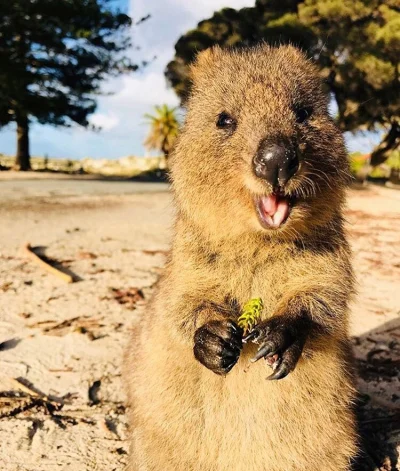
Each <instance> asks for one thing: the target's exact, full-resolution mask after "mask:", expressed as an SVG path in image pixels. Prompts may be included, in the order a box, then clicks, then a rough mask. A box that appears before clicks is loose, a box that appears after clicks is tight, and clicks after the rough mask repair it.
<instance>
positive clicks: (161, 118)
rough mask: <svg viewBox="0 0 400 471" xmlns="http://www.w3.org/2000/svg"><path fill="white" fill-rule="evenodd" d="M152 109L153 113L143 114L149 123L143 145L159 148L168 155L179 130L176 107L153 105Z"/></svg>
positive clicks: (152, 148) (151, 148)
mask: <svg viewBox="0 0 400 471" xmlns="http://www.w3.org/2000/svg"><path fill="white" fill-rule="evenodd" d="M154 109H155V113H154V115H151V114H148V113H146V114H145V115H144V117H145V118H146V120H147V122H148V123H149V124H150V132H149V134H148V136H147V138H146V140H145V141H144V145H145V147H146V148H147V149H148V150H160V151H162V152H163V153H164V155H165V156H166V157H168V154H169V152H170V151H171V148H172V144H173V142H174V140H175V138H176V136H177V135H178V131H179V122H178V119H177V117H176V110H177V108H170V107H169V106H168V105H161V106H155V107H154Z"/></svg>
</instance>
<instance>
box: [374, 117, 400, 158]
mask: <svg viewBox="0 0 400 471" xmlns="http://www.w3.org/2000/svg"><path fill="white" fill-rule="evenodd" d="M391 124H392V126H391V128H390V130H389V132H388V133H387V134H386V136H385V137H384V139H383V140H382V142H381V143H380V144H379V145H378V146H377V147H375V149H374V150H373V152H372V154H371V165H372V166H373V167H376V166H377V165H379V164H382V163H383V162H385V160H386V159H387V158H388V157H389V156H390V154H391V153H392V151H394V150H396V149H398V148H399V147H400V122H399V121H396V120H395V121H392V123H391Z"/></svg>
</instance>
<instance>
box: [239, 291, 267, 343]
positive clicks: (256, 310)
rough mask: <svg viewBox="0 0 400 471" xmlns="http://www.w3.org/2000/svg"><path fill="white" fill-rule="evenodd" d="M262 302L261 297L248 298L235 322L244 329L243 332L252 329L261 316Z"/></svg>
mask: <svg viewBox="0 0 400 471" xmlns="http://www.w3.org/2000/svg"><path fill="white" fill-rule="evenodd" d="M263 308H264V303H263V302H262V299H261V298H254V299H250V301H248V302H247V303H246V304H245V305H244V306H243V311H242V314H241V315H240V316H239V318H238V320H237V323H238V325H239V326H240V327H241V328H242V329H243V330H244V333H245V334H246V333H248V332H250V331H251V330H253V328H254V326H255V325H256V324H257V322H258V320H259V319H260V317H261V313H262V310H263Z"/></svg>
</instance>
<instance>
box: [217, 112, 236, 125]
mask: <svg viewBox="0 0 400 471" xmlns="http://www.w3.org/2000/svg"><path fill="white" fill-rule="evenodd" d="M236 125H237V122H236V119H235V118H232V116H230V115H229V114H228V113H225V112H224V111H223V112H222V113H220V114H219V115H218V118H217V128H219V129H230V130H234V129H235V128H236Z"/></svg>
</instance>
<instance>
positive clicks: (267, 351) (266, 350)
mask: <svg viewBox="0 0 400 471" xmlns="http://www.w3.org/2000/svg"><path fill="white" fill-rule="evenodd" d="M275 350H276V349H275V345H274V344H273V343H272V342H267V343H266V344H264V345H263V346H262V347H261V348H260V349H259V350H258V352H257V353H256V354H255V355H254V357H253V358H252V359H251V360H250V361H251V362H252V363H255V362H256V361H258V360H260V359H261V358H264V357H266V356H271V355H275V353H276V351H275Z"/></svg>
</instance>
